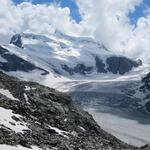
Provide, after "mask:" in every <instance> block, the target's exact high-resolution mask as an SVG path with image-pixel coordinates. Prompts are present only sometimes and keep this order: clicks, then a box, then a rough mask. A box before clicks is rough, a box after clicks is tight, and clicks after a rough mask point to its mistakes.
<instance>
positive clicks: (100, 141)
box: [0, 72, 149, 150]
mask: <svg viewBox="0 0 150 150" xmlns="http://www.w3.org/2000/svg"><path fill="white" fill-rule="evenodd" d="M7 146H8V147H7ZM19 146H21V147H22V149H23V148H24V149H34V148H35V147H36V149H38V150H39V149H42V150H107V149H109V150H111V149H112V150H138V148H136V147H133V146H130V145H127V144H125V143H123V142H121V141H120V140H118V139H117V138H115V137H113V136H112V135H110V134H108V133H106V132H105V131H103V130H102V129H101V128H100V127H99V126H98V124H97V123H96V122H95V121H94V119H93V117H92V116H91V115H90V114H88V113H87V112H85V111H83V110H81V109H80V108H78V107H77V106H75V105H74V104H73V103H72V101H71V98H70V97H69V96H67V95H65V94H63V93H60V92H58V91H55V90H54V89H50V88H48V87H44V86H41V85H39V84H37V83H32V82H22V81H19V80H17V79H15V78H12V77H9V76H7V75H5V74H3V73H1V72H0V149H3V147H4V148H5V149H6V148H7V150H8V149H9V150H10V149H13V148H14V147H15V148H16V149H17V147H18V148H19ZM20 149H21V148H20ZM143 149H145V150H147V149H149V148H148V146H145V147H143Z"/></svg>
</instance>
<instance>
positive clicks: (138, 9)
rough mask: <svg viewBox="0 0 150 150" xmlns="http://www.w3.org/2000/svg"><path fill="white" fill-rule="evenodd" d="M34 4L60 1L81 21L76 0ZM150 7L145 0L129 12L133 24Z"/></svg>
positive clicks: (33, 0)
mask: <svg viewBox="0 0 150 150" xmlns="http://www.w3.org/2000/svg"><path fill="white" fill-rule="evenodd" d="M13 1H14V2H15V3H16V4H19V3H21V2H23V1H25V0H13ZM32 2H33V3H34V4H39V3H40V4H41V3H52V2H56V3H60V5H61V7H69V8H70V11H71V17H72V18H73V19H74V20H76V22H80V21H81V17H80V14H79V10H78V6H77V5H76V3H75V0H32ZM148 7H150V0H144V1H143V3H142V4H141V5H140V6H137V7H136V9H135V11H134V12H132V13H130V14H129V18H130V22H131V24H136V22H137V20H138V18H139V17H142V16H145V10H146V9H147V8H148Z"/></svg>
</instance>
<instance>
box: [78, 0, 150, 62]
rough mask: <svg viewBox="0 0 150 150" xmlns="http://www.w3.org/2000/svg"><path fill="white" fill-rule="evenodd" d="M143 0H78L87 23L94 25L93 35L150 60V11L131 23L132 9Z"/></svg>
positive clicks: (107, 44) (136, 56)
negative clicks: (134, 22)
mask: <svg viewBox="0 0 150 150" xmlns="http://www.w3.org/2000/svg"><path fill="white" fill-rule="evenodd" d="M142 2H143V1H142V0H132V1H131V0H124V1H122V0H113V1H112V0H94V1H93V0H85V1H83V0H77V4H78V6H79V8H80V13H81V15H82V18H83V22H84V23H85V24H88V25H91V26H93V31H94V37H95V38H96V39H97V40H98V41H100V42H102V43H104V44H105V45H106V46H107V47H108V48H109V49H111V50H113V51H115V52H117V53H118V52H119V53H121V54H124V55H127V56H129V57H133V58H142V59H144V60H148V59H149V61H150V57H149V58H148V57H147V56H148V55H147V54H148V52H149V51H150V15H148V14H150V11H147V16H146V17H143V18H139V19H138V21H137V25H136V27H134V26H133V25H131V24H130V19H129V17H128V14H129V12H134V10H135V7H136V6H138V5H140V4H141V3H142Z"/></svg>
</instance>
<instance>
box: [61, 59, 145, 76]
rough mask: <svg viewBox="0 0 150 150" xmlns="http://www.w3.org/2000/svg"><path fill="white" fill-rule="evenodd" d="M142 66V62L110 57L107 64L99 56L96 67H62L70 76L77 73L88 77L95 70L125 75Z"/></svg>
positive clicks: (64, 65) (81, 65)
mask: <svg viewBox="0 0 150 150" xmlns="http://www.w3.org/2000/svg"><path fill="white" fill-rule="evenodd" d="M141 64H142V62H141V61H140V60H138V61H133V60H131V59H128V58H126V57H109V58H107V59H106V64H105V62H103V60H102V59H101V58H99V57H98V56H96V57H95V66H85V65H84V64H77V65H76V66H75V67H73V68H71V67H69V66H68V65H66V64H63V65H61V67H62V69H63V70H65V71H66V72H68V73H69V74H70V75H74V74H75V73H77V74H81V75H86V74H90V73H92V71H93V70H94V68H96V71H97V73H107V72H112V73H113V74H117V73H118V74H120V75H123V74H125V73H127V72H129V71H130V70H132V69H133V68H134V67H138V66H140V65H141Z"/></svg>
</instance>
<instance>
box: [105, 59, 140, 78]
mask: <svg viewBox="0 0 150 150" xmlns="http://www.w3.org/2000/svg"><path fill="white" fill-rule="evenodd" d="M106 62H107V64H108V70H109V71H110V72H112V73H114V74H117V73H119V74H121V75H123V74H125V73H126V72H129V71H130V70H131V69H132V68H133V67H138V66H139V64H138V63H137V62H136V61H133V60H130V59H128V58H126V57H110V58H107V60H106Z"/></svg>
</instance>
